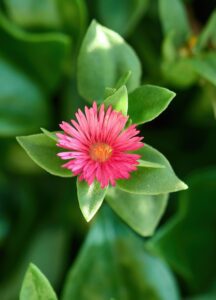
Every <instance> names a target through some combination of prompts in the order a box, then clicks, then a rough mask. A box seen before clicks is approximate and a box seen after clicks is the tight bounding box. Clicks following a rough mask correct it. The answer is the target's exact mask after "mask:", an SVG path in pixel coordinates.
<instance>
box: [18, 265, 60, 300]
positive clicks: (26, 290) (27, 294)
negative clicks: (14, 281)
mask: <svg viewBox="0 0 216 300" xmlns="http://www.w3.org/2000/svg"><path fill="white" fill-rule="evenodd" d="M39 299H40V300H57V296H56V294H55V292H54V290H53V288H52V287H51V285H50V283H49V281H48V280H47V278H46V277H45V276H44V275H43V274H42V273H41V271H40V270H39V269H38V268H37V267H36V266H35V265H33V264H30V266H29V268H28V270H27V272H26V275H25V278H24V281H23V284H22V289H21V292H20V300H39Z"/></svg>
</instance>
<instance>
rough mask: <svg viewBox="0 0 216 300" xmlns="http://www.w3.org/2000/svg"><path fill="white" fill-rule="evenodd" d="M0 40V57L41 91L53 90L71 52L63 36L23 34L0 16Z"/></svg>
mask: <svg viewBox="0 0 216 300" xmlns="http://www.w3.org/2000/svg"><path fill="white" fill-rule="evenodd" d="M0 39H1V50H0V52H1V54H3V55H4V56H5V57H8V58H9V59H10V61H11V62H12V63H13V64H14V65H16V66H17V67H19V68H20V69H22V70H23V71H24V72H26V73H27V74H28V75H29V76H30V77H31V78H32V79H33V80H34V81H36V82H38V83H39V84H40V85H41V87H42V88H43V89H44V90H45V91H48V92H50V91H53V90H54V89H55V88H56V85H57V84H58V83H59V81H60V79H61V76H62V74H63V73H64V71H65V67H66V65H67V59H68V55H69V51H70V50H71V41H70V39H69V38H68V37H67V36H66V35H63V34H60V33H43V34H37V33H27V32H25V31H23V30H21V29H19V28H18V27H16V26H15V25H14V24H13V23H12V22H10V21H9V20H7V19H6V18H5V17H4V15H3V14H0ZM14 49H16V51H14Z"/></svg>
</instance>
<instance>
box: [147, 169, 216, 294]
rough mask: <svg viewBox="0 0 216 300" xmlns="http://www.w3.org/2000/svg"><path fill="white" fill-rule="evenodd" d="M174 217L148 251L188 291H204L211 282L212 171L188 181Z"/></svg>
mask: <svg viewBox="0 0 216 300" xmlns="http://www.w3.org/2000/svg"><path fill="white" fill-rule="evenodd" d="M188 182H189V186H190V189H189V190H188V191H185V192H184V193H183V194H182V195H181V196H180V201H179V204H180V207H179V210H178V212H177V214H176V215H175V216H174V217H173V219H171V220H170V221H169V222H168V223H167V224H165V225H164V227H162V228H161V231H159V232H158V234H156V236H155V237H154V238H153V240H152V241H150V243H149V247H150V248H151V249H152V250H154V251H155V252H157V253H158V254H159V255H161V256H163V258H164V259H165V260H166V261H168V263H169V264H170V265H171V266H172V267H173V268H174V269H175V271H176V272H178V274H180V275H181V276H182V277H183V278H184V280H185V281H186V283H187V285H188V286H189V288H190V290H192V291H193V292H196V293H199V292H202V291H203V290H208V289H209V288H210V286H211V285H212V284H213V282H214V280H215V265H214V264H213V263H212V261H213V260H214V257H215V253H216V236H215V219H216V201H215V195H216V170H215V169H212V170H202V171H200V172H197V173H196V174H194V175H192V176H191V177H190V179H188Z"/></svg>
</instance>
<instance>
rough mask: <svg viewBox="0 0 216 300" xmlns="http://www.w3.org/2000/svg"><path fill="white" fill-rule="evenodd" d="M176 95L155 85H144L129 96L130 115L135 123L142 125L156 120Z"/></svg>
mask: <svg viewBox="0 0 216 300" xmlns="http://www.w3.org/2000/svg"><path fill="white" fill-rule="evenodd" d="M175 95H176V94H175V93H174V92H172V91H170V90H168V89H165V88H162V87H158V86H154V85H143V86H140V87H138V88H137V89H135V90H134V91H133V92H132V93H130V94H129V109H128V114H129V116H130V118H131V119H132V120H133V123H136V124H142V123H146V122H149V121H151V120H153V119H155V118H156V117H157V116H158V115H159V114H161V113H162V112H163V111H164V110H165V109H166V108H167V106H168V105H169V104H170V102H171V100H172V99H173V98H174V97H175Z"/></svg>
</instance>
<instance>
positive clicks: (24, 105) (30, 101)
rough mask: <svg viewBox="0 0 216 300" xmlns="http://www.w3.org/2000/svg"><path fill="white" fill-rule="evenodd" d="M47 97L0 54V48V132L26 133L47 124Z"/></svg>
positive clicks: (0, 133) (10, 133) (6, 134)
mask: <svg viewBox="0 0 216 300" xmlns="http://www.w3.org/2000/svg"><path fill="white" fill-rule="evenodd" d="M47 100H48V99H47V97H46V95H45V94H44V92H43V91H42V90H41V89H40V87H39V86H38V85H37V84H36V83H35V82H34V81H33V80H32V79H31V78H29V77H28V76H27V75H26V74H25V73H23V72H22V71H21V70H19V69H18V68H16V67H15V66H14V65H13V64H11V63H10V62H9V61H8V60H6V59H5V58H4V57H2V55H1V50H0V135H1V136H14V135H19V134H25V133H29V132H31V131H33V130H36V129H37V128H38V127H39V126H41V125H42V126H43V125H46V124H47V123H48V121H49V113H48V103H47V102H48V101H47ZM39 116H40V117H39Z"/></svg>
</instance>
